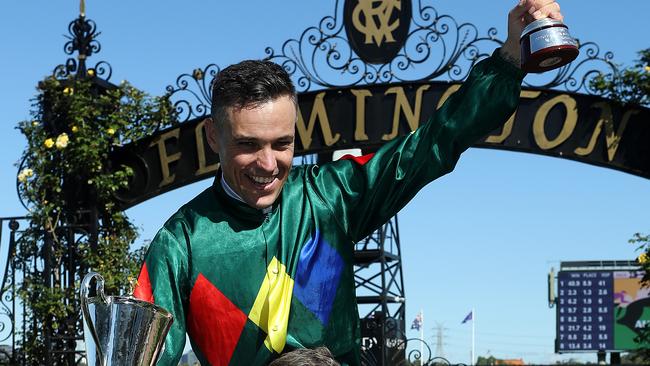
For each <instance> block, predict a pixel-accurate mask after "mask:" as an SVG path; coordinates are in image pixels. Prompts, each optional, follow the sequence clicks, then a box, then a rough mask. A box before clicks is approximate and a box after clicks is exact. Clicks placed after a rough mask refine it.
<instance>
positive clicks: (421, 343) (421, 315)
mask: <svg viewBox="0 0 650 366" xmlns="http://www.w3.org/2000/svg"><path fill="white" fill-rule="evenodd" d="M420 319H421V321H422V325H421V326H420V365H422V362H423V361H422V360H423V358H424V354H423V353H422V352H424V313H423V311H422V308H420Z"/></svg>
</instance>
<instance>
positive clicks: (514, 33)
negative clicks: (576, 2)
mask: <svg viewBox="0 0 650 366" xmlns="http://www.w3.org/2000/svg"><path fill="white" fill-rule="evenodd" d="M544 18H551V19H555V20H559V21H563V19H564V17H563V16H562V13H560V4H558V3H557V2H556V1H555V0H520V1H519V4H517V5H516V6H515V7H514V8H512V10H510V13H508V39H506V42H505V43H504V44H503V46H502V47H501V53H502V56H503V57H504V58H506V59H507V60H508V61H510V62H512V63H513V64H515V65H516V66H519V65H520V57H521V56H520V52H521V51H520V48H521V47H520V45H519V38H520V37H521V31H523V30H524V27H526V25H527V24H529V23H532V22H533V21H535V20H537V19H544Z"/></svg>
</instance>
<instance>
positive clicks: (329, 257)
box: [135, 55, 523, 366]
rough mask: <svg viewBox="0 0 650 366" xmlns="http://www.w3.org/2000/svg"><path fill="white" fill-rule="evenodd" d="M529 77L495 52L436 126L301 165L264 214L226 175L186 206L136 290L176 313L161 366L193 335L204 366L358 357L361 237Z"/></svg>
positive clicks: (513, 100)
mask: <svg viewBox="0 0 650 366" xmlns="http://www.w3.org/2000/svg"><path fill="white" fill-rule="evenodd" d="M522 78H523V73H522V72H521V71H520V70H519V69H517V68H516V67H514V66H512V65H511V64H509V63H507V62H506V61H504V60H503V59H501V58H500V56H498V55H493V56H492V57H490V58H487V59H485V60H483V61H481V62H479V63H478V64H477V65H476V66H475V67H474V69H473V70H472V71H471V73H470V75H469V76H468V79H467V80H466V81H465V83H464V84H463V86H462V87H461V88H460V89H459V90H458V91H457V92H456V93H454V94H453V95H452V96H450V97H449V99H448V100H447V102H446V103H445V104H444V105H443V106H442V107H441V108H440V109H439V110H438V111H437V112H436V113H435V114H434V117H433V118H432V119H431V120H430V121H428V122H427V123H425V124H423V125H421V126H420V127H419V128H418V129H417V130H416V131H414V132H412V133H411V134H409V135H407V136H402V137H399V138H396V139H394V140H392V141H390V142H388V143H386V144H385V145H384V146H383V147H381V148H380V149H379V150H378V151H377V152H376V153H375V154H374V155H373V156H372V157H370V156H365V157H361V158H353V159H348V160H339V161H335V162H332V163H327V164H323V165H303V166H297V167H294V168H293V169H292V170H291V172H290V174H289V177H288V180H287V182H286V184H285V185H284V188H283V189H282V193H281V196H280V198H279V199H278V200H277V202H275V204H274V205H273V207H272V210H271V211H270V212H269V213H267V214H263V213H262V212H261V211H259V210H256V209H254V208H251V207H248V206H246V205H245V204H243V203H241V202H239V201H237V200H236V199H233V198H231V197H230V196H228V195H227V194H225V192H224V191H223V188H222V186H221V184H220V182H219V179H217V180H215V184H213V186H212V187H210V188H208V189H206V190H205V191H204V192H202V193H201V194H200V195H198V196H197V197H196V198H194V199H193V200H191V201H190V202H189V203H187V204H185V205H184V206H182V207H181V208H180V209H179V210H178V212H177V213H175V214H174V215H173V216H172V217H171V218H170V219H169V220H168V221H167V222H166V223H165V224H164V226H163V228H162V229H161V230H160V231H159V232H158V234H157V235H156V237H155V238H154V240H153V241H152V242H151V245H150V247H149V250H148V253H147V256H146V260H145V263H144V265H143V267H142V270H141V273H140V276H139V279H138V287H137V289H136V291H135V295H136V297H139V298H141V299H145V300H148V301H152V302H155V303H156V304H159V305H160V306H162V307H164V308H166V309H168V310H169V311H171V312H172V314H173V315H174V323H173V325H172V327H171V330H170V332H169V335H168V336H167V340H166V343H165V350H164V354H163V355H162V357H161V359H160V360H159V362H158V365H177V364H178V361H179V359H180V357H181V354H182V352H183V348H184V345H185V333H186V332H187V334H189V337H190V340H191V344H192V348H193V350H194V352H195V353H196V355H197V357H198V358H199V360H200V361H201V363H202V364H203V365H213V366H217V365H264V364H267V363H268V362H269V361H270V360H272V359H273V358H275V357H276V356H277V355H278V354H279V353H281V352H283V351H285V352H286V351H287V350H290V349H292V348H296V347H315V346H319V345H325V346H327V347H328V348H329V349H330V350H331V351H332V353H333V354H334V355H335V356H336V358H337V359H338V360H339V361H341V362H343V363H347V364H351V365H357V364H359V352H360V327H359V315H358V309H357V304H356V296H355V282H354V271H353V249H354V243H356V242H358V241H360V240H361V239H363V238H364V237H366V236H367V235H369V234H370V233H371V232H372V231H373V230H375V229H377V228H378V227H380V226H381V225H382V224H383V223H385V222H386V221H388V220H389V219H390V218H391V217H392V216H393V215H395V214H396V213H397V212H398V211H399V210H400V209H401V208H402V207H404V206H405V205H406V204H407V203H408V202H409V200H410V199H411V198H413V196H415V194H416V193H417V192H418V191H419V190H420V189H421V188H422V187H423V186H424V185H426V184H427V183H429V182H431V181H432V180H434V179H436V178H437V177H440V176H441V175H443V174H446V173H448V172H450V171H451V170H452V169H453V168H454V166H455V164H456V161H457V160H458V158H459V156H460V154H461V152H463V151H464V150H466V149H467V148H469V147H470V145H471V144H473V143H474V142H475V141H477V140H478V139H479V138H480V137H482V136H484V135H486V134H487V133H489V132H490V131H492V130H494V129H495V128H497V127H498V126H500V125H501V124H503V122H505V121H506V120H507V119H508V117H510V115H511V114H512V113H513V111H514V109H515V108H516V106H517V104H518V101H519V93H520V84H521V80H522Z"/></svg>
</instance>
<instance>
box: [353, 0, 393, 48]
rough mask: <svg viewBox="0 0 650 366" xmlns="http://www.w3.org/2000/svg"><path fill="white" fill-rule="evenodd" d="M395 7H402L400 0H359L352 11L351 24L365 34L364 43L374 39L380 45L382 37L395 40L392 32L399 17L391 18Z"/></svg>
mask: <svg viewBox="0 0 650 366" xmlns="http://www.w3.org/2000/svg"><path fill="white" fill-rule="evenodd" d="M396 9H397V10H398V11H400V10H401V9H402V1H401V0H359V3H358V4H357V6H355V7H354V10H353V11H352V24H353V25H354V28H356V29H357V30H358V31H359V32H361V33H363V34H365V35H366V41H365V43H366V44H368V43H372V42H373V41H374V42H375V44H376V45H377V46H378V47H381V44H382V42H383V41H384V39H385V40H386V42H395V38H394V37H393V32H394V31H395V29H397V27H399V21H400V19H399V18H396V19H393V20H391V15H392V14H393V12H394V11H395V10H396ZM362 15H363V19H362Z"/></svg>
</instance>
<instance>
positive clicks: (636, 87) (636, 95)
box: [591, 48, 650, 106]
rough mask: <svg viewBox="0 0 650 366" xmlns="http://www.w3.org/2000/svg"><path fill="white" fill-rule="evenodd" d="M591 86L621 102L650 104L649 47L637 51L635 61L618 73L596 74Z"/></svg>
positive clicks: (641, 104)
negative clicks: (637, 54)
mask: <svg viewBox="0 0 650 366" xmlns="http://www.w3.org/2000/svg"><path fill="white" fill-rule="evenodd" d="M591 87H592V88H593V89H594V90H596V91H600V92H602V93H603V95H604V96H605V97H607V98H610V99H612V100H615V101H617V102H619V103H621V104H626V105H627V104H631V105H640V106H650V48H646V49H645V50H642V51H639V59H638V60H637V61H636V63H635V64H634V65H633V66H630V67H625V68H623V70H622V71H621V72H620V73H617V74H602V75H598V76H596V77H595V78H594V79H593V80H592V81H591Z"/></svg>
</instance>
